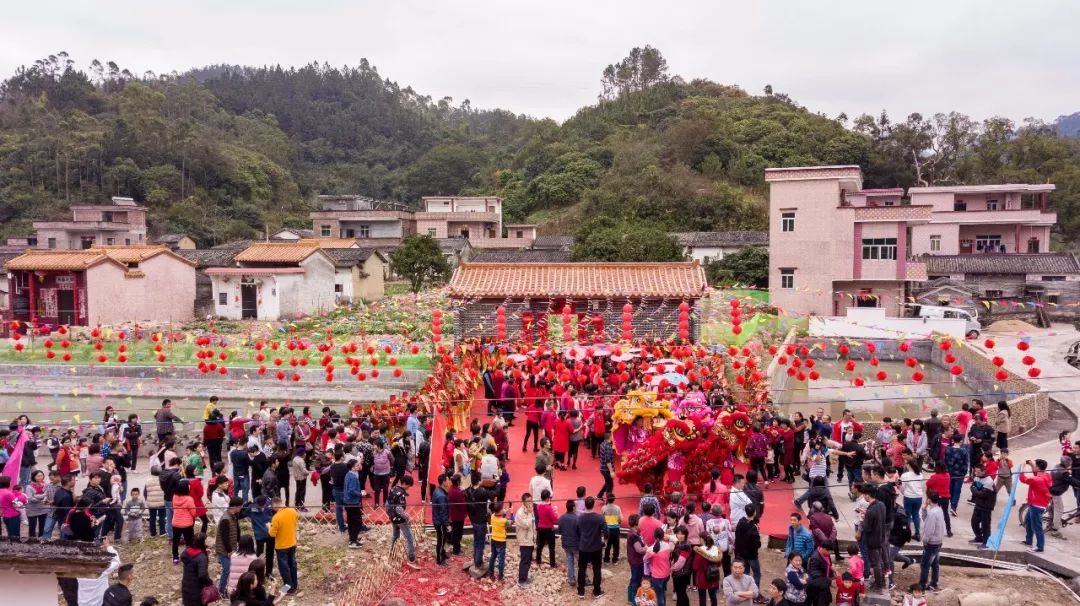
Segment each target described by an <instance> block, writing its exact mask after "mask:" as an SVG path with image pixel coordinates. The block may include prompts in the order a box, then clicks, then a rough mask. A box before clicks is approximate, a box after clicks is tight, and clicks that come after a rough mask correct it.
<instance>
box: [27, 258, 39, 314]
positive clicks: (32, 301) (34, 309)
mask: <svg viewBox="0 0 1080 606" xmlns="http://www.w3.org/2000/svg"><path fill="white" fill-rule="evenodd" d="M29 274H30V279H29V280H27V283H28V284H29V285H30V286H29V288H28V289H29V291H30V314H29V315H30V317H29V318H27V319H26V320H27V322H28V323H30V324H32V323H33V320H34V317H35V316H37V296H36V293H34V278H35V277H36V276H34V272H32V271H31V272H29Z"/></svg>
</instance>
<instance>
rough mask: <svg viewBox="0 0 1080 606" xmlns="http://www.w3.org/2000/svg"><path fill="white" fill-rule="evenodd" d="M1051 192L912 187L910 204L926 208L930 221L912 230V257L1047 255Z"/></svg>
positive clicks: (1048, 188)
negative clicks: (916, 255) (929, 210)
mask: <svg viewBox="0 0 1080 606" xmlns="http://www.w3.org/2000/svg"><path fill="white" fill-rule="evenodd" d="M1052 191H1054V185H1053V184H1050V183H1046V184H1041V185H1027V184H1007V185H955V186H948V187H912V188H910V189H908V195H909V196H910V197H911V204H912V206H916V205H920V206H921V205H929V206H930V207H931V213H930V221H929V222H928V223H923V224H921V225H918V226H916V227H914V228H913V229H912V232H911V235H912V241H911V247H912V250H913V251H914V252H915V254H924V253H925V254H931V255H973V254H975V255H977V254H1001V253H1007V254H1008V253H1028V254H1036V253H1046V252H1050V228H1051V227H1052V226H1053V225H1054V223H1056V222H1057V214H1056V213H1054V212H1053V211H1051V210H1048V208H1047V204H1048V198H1049V195H1050V192H1052Z"/></svg>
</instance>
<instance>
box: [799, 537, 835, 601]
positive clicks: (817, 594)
mask: <svg viewBox="0 0 1080 606" xmlns="http://www.w3.org/2000/svg"><path fill="white" fill-rule="evenodd" d="M832 551H833V549H832V546H831V545H820V546H818V548H817V549H815V550H814V553H812V554H810V559H809V560H808V561H807V562H806V576H807V577H809V578H808V579H807V583H806V604H807V606H827V605H828V604H830V603H831V602H832V596H831V593H830V588H829V587H830V585H831V584H832V579H833V577H834V576H836V575H835V573H833V567H832Z"/></svg>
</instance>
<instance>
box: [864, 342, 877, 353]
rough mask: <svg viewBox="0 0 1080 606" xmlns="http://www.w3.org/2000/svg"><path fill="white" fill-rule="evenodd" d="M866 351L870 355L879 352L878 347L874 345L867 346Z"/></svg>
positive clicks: (868, 344)
mask: <svg viewBox="0 0 1080 606" xmlns="http://www.w3.org/2000/svg"><path fill="white" fill-rule="evenodd" d="M866 351H868V352H870V353H874V352H875V351H877V345H874V344H873V343H867V344H866Z"/></svg>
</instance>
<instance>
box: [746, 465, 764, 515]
mask: <svg viewBox="0 0 1080 606" xmlns="http://www.w3.org/2000/svg"><path fill="white" fill-rule="evenodd" d="M757 482H758V475H757V472H756V471H754V470H753V469H751V470H750V471H747V472H746V484H745V485H744V486H743V492H744V493H745V494H746V496H747V497H748V498H749V499H750V502H751V503H753V504H754V507H756V508H757V510H758V512H759V513H760V512H762V511H764V510H765V493H764V492H762V490H761V487H760V486H758V483H757Z"/></svg>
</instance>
